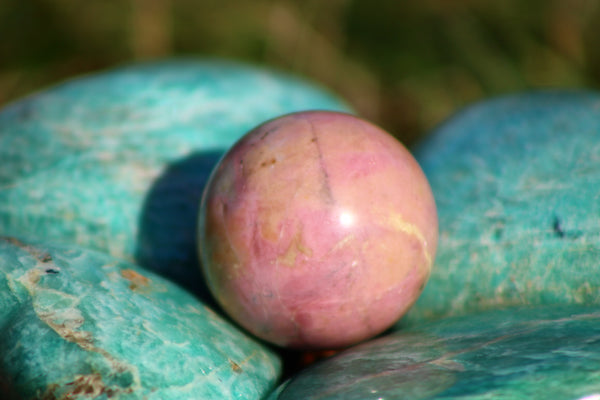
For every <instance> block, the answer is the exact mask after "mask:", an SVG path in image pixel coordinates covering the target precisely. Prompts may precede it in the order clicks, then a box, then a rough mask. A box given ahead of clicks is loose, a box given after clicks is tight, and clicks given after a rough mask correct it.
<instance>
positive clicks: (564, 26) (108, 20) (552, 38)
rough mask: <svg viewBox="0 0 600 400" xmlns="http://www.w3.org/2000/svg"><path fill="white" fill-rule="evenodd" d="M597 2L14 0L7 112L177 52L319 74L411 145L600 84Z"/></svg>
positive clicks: (1, 74)
mask: <svg viewBox="0 0 600 400" xmlns="http://www.w3.org/2000/svg"><path fill="white" fill-rule="evenodd" d="M599 30H600V2H598V1H596V0H569V1H564V0H527V1H522V0H502V1H488V0H453V1H449V0H421V1H418V2H417V1H413V2H410V1H397V0H370V1H369V0H327V1H323V0H297V1H294V0H230V1H221V0H87V1H81V0H27V1H23V0H2V1H0V38H1V39H0V105H2V104H5V103H7V102H9V101H11V100H14V99H16V98H18V97H21V96H23V95H25V94H27V93H30V92H32V91H35V90H38V89H41V88H43V87H45V86H47V85H48V84H52V83H55V82H58V81H60V80H63V79H65V78H68V77H72V76H75V75H79V74H82V73H87V72H93V71H97V70H100V69H103V68H107V67H111V66H115V65H119V64H122V63H126V62H131V61H138V60H146V59H154V58H161V57H168V56H176V55H198V56H206V55H209V56H222V57H228V58H234V59H238V60H242V61H250V62H253V63H258V64H262V65H269V66H272V67H276V68H279V69H283V70H286V71H290V72H293V73H296V74H300V75H303V76H306V77H309V78H311V79H313V80H315V81H317V82H320V83H322V84H324V85H325V86H328V87H330V88H331V89H333V90H334V91H335V92H337V93H339V94H340V95H342V96H343V97H345V98H346V99H347V100H348V101H349V102H350V103H351V104H353V105H354V107H355V108H356V109H357V110H358V111H359V112H360V113H361V114H362V115H363V116H365V117H366V118H368V119H371V120H372V121H374V122H375V123H378V124H380V125H382V126H383V127H384V128H386V129H387V130H389V131H390V132H391V133H393V134H395V135H397V136H398V137H399V138H400V139H401V140H403V141H404V142H405V143H407V144H411V143H412V142H414V141H415V140H416V139H418V138H419V137H420V136H421V135H423V134H424V133H425V132H427V130H428V129H430V128H432V127H433V126H434V125H436V124H437V123H439V122H440V121H442V120H443V119H444V118H446V117H448V116H449V115H450V114H452V113H453V112H455V111H456V110H458V109H459V108H461V107H462V106H464V105H465V104H468V103H470V102H473V101H476V100H479V99H482V98H485V97H489V96H493V95H497V94H502V93H508V92H514V91H520V90H528V89H532V88H539V87H571V88H577V87H589V88H597V87H599V86H600V31H599Z"/></svg>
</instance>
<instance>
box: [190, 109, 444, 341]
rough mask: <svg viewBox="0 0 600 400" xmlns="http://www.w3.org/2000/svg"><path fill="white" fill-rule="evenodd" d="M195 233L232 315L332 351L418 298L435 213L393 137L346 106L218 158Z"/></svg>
mask: <svg viewBox="0 0 600 400" xmlns="http://www.w3.org/2000/svg"><path fill="white" fill-rule="evenodd" d="M199 241H200V246H199V248H200V253H201V259H202V264H203V268H204V273H205V276H206V279H207V282H208V285H209V287H210V289H211V291H212V293H213V294H214V296H215V298H216V299H217V301H218V302H219V303H220V304H221V306H222V307H223V308H224V310H225V311H227V312H228V313H229V314H230V315H231V316H232V318H233V319H235V320H236V321H237V322H239V323H240V324H241V325H242V326H244V327H245V328H246V329H248V330H249V331H250V332H252V333H254V334H255V335H257V336H259V337H261V338H263V339H266V340H268V341H270V342H273V343H275V344H277V345H280V346H289V347H296V348H336V347H344V346H348V345H350V344H353V343H355V342H358V341H361V340H364V339H367V338H369V337H372V336H374V335H376V334H378V333H380V332H382V331H383V330H385V329H386V328H388V327H389V326H390V325H391V324H393V323H394V322H395V321H396V320H397V319H398V318H399V317H400V316H402V315H403V314H404V313H405V312H406V311H407V310H408V308H409V307H410V306H411V305H412V304H413V303H414V301H415V300H416V299H417V297H418V296H419V294H420V293H421V290H422V289H423V287H424V285H425V283H426V281H427V278H428V276H429V273H430V270H431V267H432V263H433V259H434V254H435V250H436V243H437V214H436V207H435V203H434V200H433V195H432V193H431V190H430V187H429V184H428V182H427V180H426V178H425V176H424V174H423V173H422V171H421V169H420V167H419V165H418V164H417V162H416V161H415V160H414V158H413V157H412V155H411V154H410V153H409V151H408V150H406V148H405V147H404V146H403V145H402V144H401V143H400V142H398V141H397V140H396V139H395V138H394V137H392V136H391V135H389V134H388V133H386V132H384V131H382V130H381V129H379V128H378V127H376V126H374V125H372V124H371V123H369V122H366V121H364V120H361V119H359V118H357V117H354V116H351V115H348V114H343V113H337V112H326V111H313V112H301V113H294V114H289V115H286V116H283V117H280V118H277V119H274V120H271V121H269V122H266V123H264V124H263V125H261V126H259V127H257V128H255V129H254V130H252V131H251V132H250V133H248V134H247V135H246V136H244V137H243V138H242V139H241V140H240V141H239V142H237V143H236V144H235V145H234V146H233V148H231V149H230V150H229V152H228V153H227V154H226V156H225V157H224V158H223V159H222V160H221V161H220V163H219V165H218V166H217V168H216V169H215V171H214V172H213V175H212V176H211V178H210V179H209V183H208V184H207V187H206V190H205V192H204V195H203V199H202V206H201V214H200V229H199Z"/></svg>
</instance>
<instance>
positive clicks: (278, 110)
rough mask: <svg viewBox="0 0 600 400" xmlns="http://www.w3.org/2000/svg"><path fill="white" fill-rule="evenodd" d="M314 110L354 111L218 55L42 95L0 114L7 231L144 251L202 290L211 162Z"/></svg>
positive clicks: (120, 251) (1, 223)
mask: <svg viewBox="0 0 600 400" xmlns="http://www.w3.org/2000/svg"><path fill="white" fill-rule="evenodd" d="M307 109H325V110H337V111H349V108H348V106H347V105H346V104H345V103H344V102H343V101H341V100H340V99H338V98H337V97H335V96H334V95H332V94H330V93H329V92H328V91H327V90H326V89H324V88H322V87H319V86H318V85H316V84H313V83H310V82H307V81H304V80H302V79H300V78H298V77H295V76H290V75H287V74H284V73H280V72H277V71H273V70H269V69H266V68H259V67H253V66H249V65H245V64H239V63H234V62H228V61H224V60H218V59H200V60H167V61H162V62H151V63H146V64H138V65H131V66H125V67H121V68H117V69H114V70H110V71H107V72H103V73H99V74H96V75H90V76H86V77H82V78H78V79H74V80H71V81H69V82H66V83H63V84H61V85H58V86H56V87H53V88H50V89H48V90H45V91H42V92H40V93H37V94H34V95H32V96H30V97H28V98H25V99H23V100H21V101H18V102H16V103H14V104H12V105H10V106H8V107H6V108H5V109H4V110H2V111H1V112H0V160H2V162H1V163H0V233H2V234H5V235H17V236H18V235H26V236H28V237H37V238H41V239H44V238H52V239H53V240H60V241H63V242H65V243H77V244H80V245H83V246H86V247H90V248H94V249H97V250H102V251H105V252H108V253H110V254H112V255H114V256H117V257H122V258H125V259H128V260H130V261H132V260H134V259H135V260H137V261H138V262H139V263H141V264H142V265H144V266H145V267H148V268H151V269H153V270H156V271H159V272H161V273H163V274H164V275H166V276H168V277H170V278H172V279H174V280H176V281H178V282H179V283H181V284H183V285H185V286H186V287H192V288H195V287H196V286H197V282H198V281H199V280H200V272H199V267H198V265H197V264H198V262H197V261H196V259H197V249H196V241H195V236H196V235H195V234H196V217H197V212H198V208H199V206H198V205H199V203H200V196H201V193H202V190H203V188H204V185H205V183H206V181H207V179H208V175H209V174H210V172H211V170H212V168H213V167H214V165H215V164H216V163H217V161H218V160H219V158H220V157H221V155H222V154H223V153H224V152H225V151H226V150H227V149H228V148H229V147H230V146H231V145H232V144H233V143H234V142H236V141H237V140H238V139H239V138H240V137H241V136H243V135H244V134H245V133H246V132H247V131H249V130H250V129H251V128H254V127H255V126H256V125H258V124H260V123H262V122H264V121H265V120H268V119H271V118H275V117H277V116H280V115H281V114H286V113H290V112H294V111H301V110H307Z"/></svg>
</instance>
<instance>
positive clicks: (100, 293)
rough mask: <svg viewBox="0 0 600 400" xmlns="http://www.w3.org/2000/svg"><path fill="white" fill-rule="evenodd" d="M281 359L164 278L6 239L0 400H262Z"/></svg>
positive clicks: (88, 254) (1, 246)
mask: <svg viewBox="0 0 600 400" xmlns="http://www.w3.org/2000/svg"><path fill="white" fill-rule="evenodd" d="M280 370H281V365H280V360H279V359H278V358H277V357H276V356H275V355H274V353H273V352H271V351H270V350H269V349H267V348H265V347H264V346H263V345H262V344H259V343H257V342H256V341H254V340H253V339H250V338H249V337H248V336H247V335H246V334H244V333H242V332H241V331H240V330H238V328H236V327H235V326H233V325H232V324H230V323H229V322H228V321H226V320H224V319H223V318H222V317H220V316H219V315H217V314H215V313H214V312H213V311H211V310H210V309H209V308H207V307H206V306H205V305H204V304H203V303H201V302H199V301H198V300H196V299H195V298H194V297H193V296H192V295H190V294H188V292H186V291H184V290H183V289H180V288H179V287H177V286H176V285H174V284H172V283H170V282H169V281H167V280H165V279H163V278H161V277H160V276H158V275H156V274H154V273H152V272H150V271H147V270H143V269H140V268H138V267H136V266H135V265H132V264H129V263H127V262H124V261H119V260H117V259H115V258H113V257H110V256H108V255H105V254H102V253H99V252H95V251H88V250H82V249H81V248H77V247H73V246H62V245H60V246H59V245H54V246H51V245H39V244H29V243H27V244H26V243H24V242H22V241H20V240H17V239H14V238H7V237H1V238H0V398H2V399H6V398H15V399H20V400H28V399H91V398H94V399H111V400H133V399H144V400H151V399H156V400H168V399H177V400H180V399H218V400H222V399H262V398H263V397H264V396H265V395H266V394H267V393H268V392H269V391H270V390H272V389H273V387H274V386H275V384H276V380H277V378H278V376H279V374H280Z"/></svg>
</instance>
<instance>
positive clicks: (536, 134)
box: [403, 91, 600, 324]
mask: <svg viewBox="0 0 600 400" xmlns="http://www.w3.org/2000/svg"><path fill="white" fill-rule="evenodd" d="M414 154H415V157H416V158H417V160H418V161H419V163H420V164H421V166H422V168H423V170H424V171H425V173H426V175H427V177H428V179H429V182H430V183H431V186H432V189H433V192H434V196H435V199H436V203H437V207H438V213H439V223H440V241H439V245H438V251H437V256H436V261H435V266H434V268H433V271H432V275H431V278H430V280H429V282H428V284H427V286H426V288H425V290H424V292H423V294H422V295H421V297H420V298H419V300H418V301H417V303H416V304H415V306H414V307H413V309H412V310H411V311H410V312H409V314H408V315H407V316H406V318H405V319H404V320H403V323H405V324H410V323H414V322H417V321H422V320H424V319H430V318H436V317H441V316H448V315H460V314H463V313H466V312H473V311H476V310H485V309H490V308H495V307H501V306H508V305H518V304H571V303H577V304H592V303H594V304H596V303H600V95H599V94H598V93H595V92H583V91H581V92H579V91H573V92H567V91H542V92H533V93H522V94H516V95H511V96H507V97H502V98H497V99H491V100H488V101H484V102H481V103H479V104H475V105H473V106H471V107H469V108H467V109H466V110H464V111H463V112H460V113H458V114H457V115H456V116H454V117H453V118H451V119H450V120H449V121H448V122H446V123H445V124H443V125H441V126H440V127H439V128H438V129H436V130H435V131H434V132H432V134H431V135H430V136H429V137H428V138H427V139H426V141H425V142H423V143H422V144H420V146H418V147H417V148H415V149H414Z"/></svg>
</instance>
